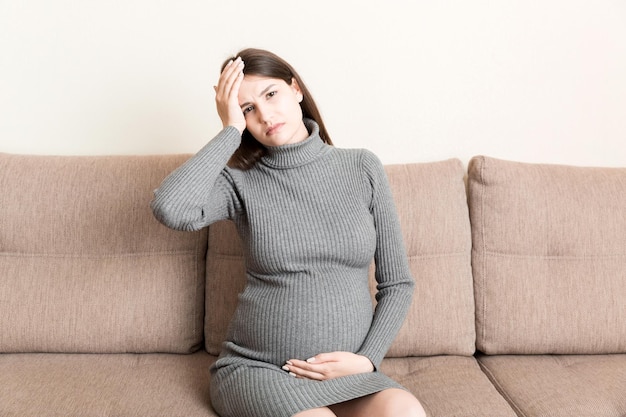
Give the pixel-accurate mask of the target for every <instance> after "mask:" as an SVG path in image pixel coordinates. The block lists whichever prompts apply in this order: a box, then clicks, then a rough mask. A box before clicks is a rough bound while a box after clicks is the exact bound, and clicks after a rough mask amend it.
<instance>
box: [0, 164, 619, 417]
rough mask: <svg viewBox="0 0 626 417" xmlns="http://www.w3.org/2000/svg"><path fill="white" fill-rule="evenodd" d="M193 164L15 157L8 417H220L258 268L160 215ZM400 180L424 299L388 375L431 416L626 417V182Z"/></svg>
mask: <svg viewBox="0 0 626 417" xmlns="http://www.w3.org/2000/svg"><path fill="white" fill-rule="evenodd" d="M187 157H188V156H185V155H164V156H110V157H91V156H90V157H78V156H74V157H55V156H23V155H9V154H0V280H1V285H0V352H1V353H0V416H19V417H28V416H38V417H41V416H103V417H104V416H185V417H194V416H215V414H214V413H213V412H212V410H211V406H210V403H209V396H208V389H209V371H208V369H209V366H210V365H211V363H212V362H213V361H214V360H215V358H216V355H217V354H218V353H219V351H220V344H221V342H222V340H223V338H224V334H225V331H226V326H227V323H228V321H229V317H230V315H231V314H232V312H233V310H234V308H235V304H236V300H237V293H238V291H240V290H241V288H242V287H243V285H244V279H243V272H244V266H243V259H242V255H241V248H240V243H239V240H238V238H237V236H236V234H235V231H234V228H233V226H232V225H231V224H230V223H227V222H223V223H218V224H215V225H213V226H211V227H210V228H209V229H208V230H203V231H201V232H196V233H185V232H176V231H172V230H169V229H167V228H165V227H164V226H162V225H160V224H159V223H158V222H157V221H156V220H155V219H154V218H153V216H152V214H151V212H150V209H149V202H150V200H151V198H152V190H153V189H154V188H156V187H157V185H158V184H159V183H160V181H161V180H162V179H163V178H164V177H165V176H166V175H167V173H169V172H170V171H171V170H173V169H174V168H175V167H176V166H178V165H180V164H181V163H182V162H183V160H184V159H185V158H187ZM387 172H388V175H389V179H390V183H391V186H392V189H393V192H394V196H395V199H396V203H397V207H398V211H399V214H400V217H401V222H402V226H403V232H404V236H405V240H406V243H407V251H408V256H409V259H410V264H411V268H412V271H413V273H414V276H415V278H416V286H415V297H414V301H413V305H412V307H411V310H410V312H409V316H408V317H407V320H406V322H405V323H404V326H403V328H402V330H401V331H400V334H399V335H398V337H397V339H396V341H395V342H394V345H393V346H392V348H391V350H390V351H389V353H388V357H387V358H386V359H385V360H384V362H383V364H382V370H383V371H385V372H387V373H389V374H391V375H392V376H393V377H394V378H396V379H397V380H398V381H399V382H401V383H402V384H404V385H405V386H406V387H407V388H409V389H410V390H411V391H413V392H414V393H415V395H416V396H417V397H418V398H419V399H420V400H421V401H422V403H423V404H424V407H425V409H426V410H427V412H428V415H430V416H437V417H452V416H455V417H456V416H459V417H460V416H476V417H507V416H512V417H513V416H550V417H561V416H563V417H572V416H578V417H593V416H614V417H617V416H625V415H626V169H617V168H579V167H566V166H555V165H539V164H525V163H516V162H508V161H502V160H497V159H493V158H487V157H476V158H474V159H473V160H472V161H471V162H470V164H469V167H468V170H467V171H466V170H465V168H464V166H463V164H462V163H461V162H460V161H459V160H448V161H441V162H433V163H421V164H406V165H394V166H388V167H387ZM466 184H467V187H466ZM470 225H471V226H470ZM372 288H373V287H372Z"/></svg>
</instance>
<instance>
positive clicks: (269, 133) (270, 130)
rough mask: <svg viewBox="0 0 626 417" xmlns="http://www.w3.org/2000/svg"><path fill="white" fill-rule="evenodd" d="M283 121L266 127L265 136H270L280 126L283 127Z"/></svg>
mask: <svg viewBox="0 0 626 417" xmlns="http://www.w3.org/2000/svg"><path fill="white" fill-rule="evenodd" d="M283 125H284V123H277V124H275V125H272V127H270V128H269V129H267V130H266V131H265V134H266V135H267V136H272V135H273V134H275V133H277V132H278V131H279V130H280V128H281V127H283Z"/></svg>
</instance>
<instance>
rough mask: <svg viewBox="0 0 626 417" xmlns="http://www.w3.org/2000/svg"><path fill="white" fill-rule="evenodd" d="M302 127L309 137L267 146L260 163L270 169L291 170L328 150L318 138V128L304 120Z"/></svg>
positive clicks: (313, 122)
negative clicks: (286, 143)
mask: <svg viewBox="0 0 626 417" xmlns="http://www.w3.org/2000/svg"><path fill="white" fill-rule="evenodd" d="M304 125H305V126H306V128H307V130H308V131H309V137H308V138H306V139H305V140H303V141H301V142H297V143H291V144H289V145H280V146H268V147H267V148H266V149H267V154H266V155H265V156H263V157H262V158H261V162H262V163H263V164H265V165H267V166H270V167H272V168H293V167H297V166H300V165H304V164H306V163H308V162H310V161H312V160H313V159H315V158H317V157H318V156H319V155H321V154H323V153H325V152H326V151H328V150H329V149H330V148H329V146H327V145H326V144H325V143H324V141H323V140H322V138H321V137H320V128H319V126H318V125H317V123H316V122H315V121H313V120H311V119H304Z"/></svg>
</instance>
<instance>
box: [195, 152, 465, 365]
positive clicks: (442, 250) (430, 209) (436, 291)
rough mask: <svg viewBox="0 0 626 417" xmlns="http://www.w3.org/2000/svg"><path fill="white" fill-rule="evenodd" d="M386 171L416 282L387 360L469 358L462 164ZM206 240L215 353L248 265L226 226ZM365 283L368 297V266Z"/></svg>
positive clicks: (209, 342) (209, 344)
mask: <svg viewBox="0 0 626 417" xmlns="http://www.w3.org/2000/svg"><path fill="white" fill-rule="evenodd" d="M385 170H386V173H387V177H388V178H389V185H390V187H391V191H392V193H393V197H394V200H395V204H396V207H397V211H398V216H399V218H400V223H401V226H402V232H403V236H404V241H405V246H406V250H407V253H408V258H409V266H410V268H411V272H412V274H413V276H414V277H415V284H416V285H415V295H414V297H413V304H412V305H411V307H410V309H409V312H408V315H407V318H406V320H405V322H404V326H403V327H402V328H401V329H400V332H399V334H398V336H397V338H396V340H395V342H394V344H393V345H392V346H391V349H390V350H389V352H388V356H393V357H404V356H433V355H444V354H448V355H466V356H471V355H473V354H474V351H475V341H476V332H475V322H474V292H473V285H472V271H471V262H470V256H471V232H470V224H469V214H468V208H467V196H466V193H465V183H464V179H463V178H464V174H465V171H464V168H463V164H462V163H461V161H459V160H458V159H450V160H447V161H437V162H430V163H414V164H404V165H388V166H386V167H385ZM208 240H209V243H208V251H207V282H206V302H205V305H206V309H207V311H206V317H205V338H206V344H205V345H206V350H207V351H208V352H210V353H212V354H216V355H217V354H219V352H220V350H221V347H222V342H223V341H224V339H225V337H226V333H227V329H228V324H229V322H230V319H231V317H232V316H233V314H234V311H235V308H236V306H237V295H238V293H239V292H240V291H242V289H243V288H244V285H245V283H246V277H245V263H244V259H243V251H242V245H241V240H240V239H239V236H238V235H237V232H236V229H235V227H234V225H233V224H232V223H231V222H227V221H226V222H218V223H215V224H213V225H211V226H210V227H209V238H208ZM370 284H371V290H372V294H373V293H374V292H375V281H374V269H373V268H371V273H370ZM450 306H454V308H451V307H450Z"/></svg>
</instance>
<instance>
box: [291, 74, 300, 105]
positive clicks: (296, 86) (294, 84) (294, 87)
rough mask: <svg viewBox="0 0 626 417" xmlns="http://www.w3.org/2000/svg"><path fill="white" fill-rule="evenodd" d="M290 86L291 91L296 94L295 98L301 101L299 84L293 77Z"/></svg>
mask: <svg viewBox="0 0 626 417" xmlns="http://www.w3.org/2000/svg"><path fill="white" fill-rule="evenodd" d="M290 87H291V89H292V90H293V92H294V93H295V94H296V98H297V99H298V103H302V99H303V95H302V90H301V89H300V85H299V84H298V81H297V80H296V79H295V78H292V79H291V86H290Z"/></svg>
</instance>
